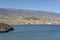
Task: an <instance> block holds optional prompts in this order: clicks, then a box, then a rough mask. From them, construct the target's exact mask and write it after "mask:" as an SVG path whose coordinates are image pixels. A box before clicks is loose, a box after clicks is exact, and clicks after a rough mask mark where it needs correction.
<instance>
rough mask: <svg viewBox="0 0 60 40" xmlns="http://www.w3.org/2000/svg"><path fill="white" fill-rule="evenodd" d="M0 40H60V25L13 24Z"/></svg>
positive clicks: (0, 35) (2, 34) (0, 34)
mask: <svg viewBox="0 0 60 40" xmlns="http://www.w3.org/2000/svg"><path fill="white" fill-rule="evenodd" d="M13 27H14V29H15V30H14V31H11V32H8V33H0V40H60V25H14V26H13Z"/></svg>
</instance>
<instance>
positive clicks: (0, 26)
mask: <svg viewBox="0 0 60 40" xmlns="http://www.w3.org/2000/svg"><path fill="white" fill-rule="evenodd" d="M12 30H14V28H13V27H12V26H11V25H8V24H5V23H0V33H4V32H9V31H12Z"/></svg>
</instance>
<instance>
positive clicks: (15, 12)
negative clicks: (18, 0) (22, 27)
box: [0, 8, 60, 19]
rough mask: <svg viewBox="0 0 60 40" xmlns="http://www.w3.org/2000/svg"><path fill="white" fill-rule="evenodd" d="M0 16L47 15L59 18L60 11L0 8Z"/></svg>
mask: <svg viewBox="0 0 60 40" xmlns="http://www.w3.org/2000/svg"><path fill="white" fill-rule="evenodd" d="M0 16H15V17H17V16H18V17H19V16H21V17H48V18H57V19H60V13H54V12H47V11H38V10H25V9H9V8H0Z"/></svg>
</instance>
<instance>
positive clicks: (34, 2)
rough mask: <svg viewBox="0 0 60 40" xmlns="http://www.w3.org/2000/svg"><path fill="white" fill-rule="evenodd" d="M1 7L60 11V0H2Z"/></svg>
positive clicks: (0, 0) (0, 1)
mask: <svg viewBox="0 0 60 40" xmlns="http://www.w3.org/2000/svg"><path fill="white" fill-rule="evenodd" d="M0 8H16V9H17V8H18V9H30V10H42V11H51V12H60V0H0Z"/></svg>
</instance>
